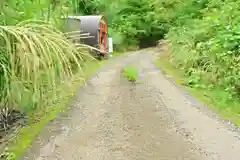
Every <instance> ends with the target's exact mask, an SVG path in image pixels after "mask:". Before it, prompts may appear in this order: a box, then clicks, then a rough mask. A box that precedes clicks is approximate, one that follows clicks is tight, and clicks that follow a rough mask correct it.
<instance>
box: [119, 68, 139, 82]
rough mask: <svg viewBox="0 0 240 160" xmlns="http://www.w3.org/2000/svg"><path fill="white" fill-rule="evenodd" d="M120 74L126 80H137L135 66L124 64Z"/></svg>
mask: <svg viewBox="0 0 240 160" xmlns="http://www.w3.org/2000/svg"><path fill="white" fill-rule="evenodd" d="M122 74H123V76H124V77H125V78H127V80H129V81H131V82H136V81H137V68H136V67H134V66H125V67H124V68H123V71H122Z"/></svg>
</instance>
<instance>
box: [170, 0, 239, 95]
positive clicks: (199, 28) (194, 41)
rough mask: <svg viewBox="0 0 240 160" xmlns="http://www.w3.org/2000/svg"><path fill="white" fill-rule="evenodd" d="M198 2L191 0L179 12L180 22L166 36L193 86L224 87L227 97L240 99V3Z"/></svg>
mask: <svg viewBox="0 0 240 160" xmlns="http://www.w3.org/2000/svg"><path fill="white" fill-rule="evenodd" d="M197 2H198V3H196V2H195V1H194V0H188V1H187V2H186V4H187V5H186V4H185V5H183V6H182V7H181V9H180V10H178V12H176V15H177V16H178V18H179V19H181V23H178V25H176V26H174V27H172V28H171V30H170V32H169V33H168V35H167V39H169V40H170V41H171V46H172V49H173V58H174V60H175V61H176V62H178V65H179V67H182V68H183V69H185V72H186V74H187V75H188V76H189V77H190V79H191V85H193V83H194V84H195V85H197V86H199V83H204V84H205V85H206V86H208V87H209V88H212V87H222V88H223V89H225V91H227V92H228V93H229V96H228V98H232V97H233V96H234V97H238V98H240V54H239V52H240V49H239V46H240V42H239V38H240V25H239V17H240V12H239V9H240V3H239V2H238V1H232V0H226V1H216V0H208V1H207V0H201V1H197ZM175 24H176V23H175ZM196 79H197V80H196ZM200 86H201V85H200Z"/></svg>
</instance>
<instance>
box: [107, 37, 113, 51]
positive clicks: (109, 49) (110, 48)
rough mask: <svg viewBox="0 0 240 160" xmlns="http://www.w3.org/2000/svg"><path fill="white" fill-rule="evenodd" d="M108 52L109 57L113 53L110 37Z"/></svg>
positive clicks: (110, 38)
mask: <svg viewBox="0 0 240 160" xmlns="http://www.w3.org/2000/svg"><path fill="white" fill-rule="evenodd" d="M108 52H109V55H111V54H112V53H113V41H112V37H109V38H108Z"/></svg>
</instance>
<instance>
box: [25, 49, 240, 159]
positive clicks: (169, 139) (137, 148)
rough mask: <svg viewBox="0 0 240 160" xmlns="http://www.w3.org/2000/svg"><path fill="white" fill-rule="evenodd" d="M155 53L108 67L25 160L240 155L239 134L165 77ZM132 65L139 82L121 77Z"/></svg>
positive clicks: (138, 54) (142, 53)
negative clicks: (124, 68)
mask: <svg viewBox="0 0 240 160" xmlns="http://www.w3.org/2000/svg"><path fill="white" fill-rule="evenodd" d="M155 58H156V57H155V56H154V55H153V54H152V53H151V52H150V51H139V52H136V53H133V54H131V55H128V56H123V57H117V58H115V59H114V60H113V61H112V62H110V63H109V64H107V65H106V66H105V67H103V68H102V69H101V70H100V71H99V72H98V74H96V76H94V77H92V79H91V80H89V82H88V84H87V85H86V86H84V87H82V88H81V89H80V90H79V93H78V94H77V95H76V97H75V99H74V101H73V104H72V105H71V106H70V107H69V110H68V111H67V112H66V113H65V114H64V115H61V116H60V117H59V118H58V119H57V120H55V121H53V122H52V123H51V124H49V125H48V126H46V129H45V130H44V131H43V133H42V134H41V135H40V136H39V137H38V138H37V140H36V142H35V143H34V144H33V146H32V147H31V148H30V149H29V151H28V152H27V153H26V155H24V157H23V159H24V160H81V159H83V160H239V157H240V152H239V151H240V141H239V134H238V133H237V132H235V131H232V130H230V129H228V126H227V125H226V124H225V123H223V122H222V121H221V120H219V119H217V118H213V117H212V116H210V114H208V113H206V112H207V111H206V107H204V106H202V104H200V103H198V102H196V101H195V100H194V99H192V98H189V95H188V96H186V94H185V93H184V92H183V91H182V90H181V89H180V88H179V87H177V86H176V85H175V84H174V83H173V82H171V81H170V80H169V79H168V78H166V76H165V75H164V74H163V73H162V72H161V71H160V70H159V69H157V68H156V67H155V66H154V65H153V63H152V62H153V61H154V60H155ZM127 64H131V65H135V66H136V67H137V68H138V71H139V79H138V80H139V81H138V82H137V83H136V84H133V83H130V82H128V81H127V80H126V79H124V78H123V77H122V76H121V70H122V68H123V67H124V66H125V65H127ZM201 107H202V108H201ZM209 113H210V112H209Z"/></svg>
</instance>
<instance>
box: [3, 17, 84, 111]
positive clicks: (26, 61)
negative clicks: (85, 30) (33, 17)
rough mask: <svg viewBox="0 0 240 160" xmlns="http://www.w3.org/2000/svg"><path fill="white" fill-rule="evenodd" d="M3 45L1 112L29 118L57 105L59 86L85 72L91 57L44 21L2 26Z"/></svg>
mask: <svg viewBox="0 0 240 160" xmlns="http://www.w3.org/2000/svg"><path fill="white" fill-rule="evenodd" d="M0 41H1V43H0V44H1V46H0V52H1V56H0V72H1V74H0V89H1V92H0V102H1V108H6V107H7V108H8V109H10V110H11V109H14V110H18V111H21V112H23V113H25V114H26V113H29V112H31V111H33V110H34V109H43V110H44V109H45V108H41V107H47V105H48V103H49V101H48V100H49V99H50V100H51V101H54V100H55V98H56V92H57V87H58V85H59V84H61V83H64V82H65V81H66V80H68V78H71V76H72V75H73V71H74V70H76V69H77V70H81V66H80V64H81V61H82V60H83V56H84V54H86V53H87V52H84V46H83V47H82V48H81V49H79V48H76V47H75V46H74V44H72V43H71V42H70V41H69V40H68V39H66V37H65V36H64V34H63V33H61V32H60V31H58V30H57V29H56V28H54V27H53V26H51V25H50V24H49V23H46V22H42V21H24V22H21V23H18V24H17V25H14V26H0ZM86 51H87V50H86ZM73 69H74V70H73Z"/></svg>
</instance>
